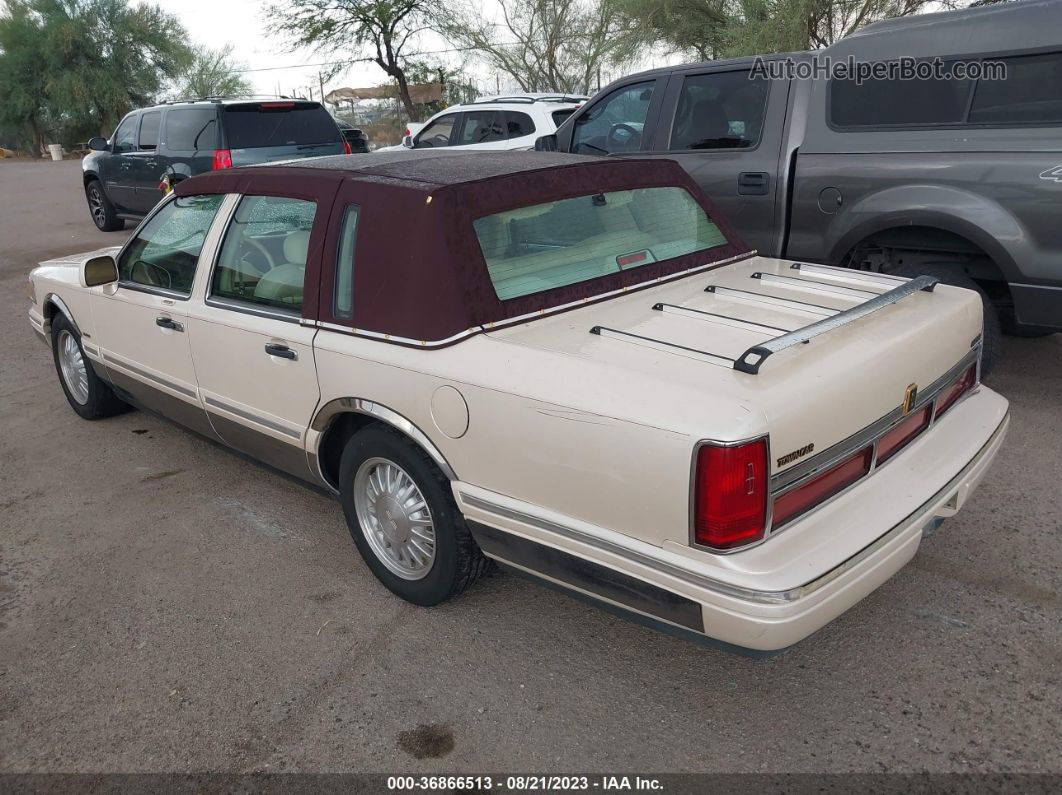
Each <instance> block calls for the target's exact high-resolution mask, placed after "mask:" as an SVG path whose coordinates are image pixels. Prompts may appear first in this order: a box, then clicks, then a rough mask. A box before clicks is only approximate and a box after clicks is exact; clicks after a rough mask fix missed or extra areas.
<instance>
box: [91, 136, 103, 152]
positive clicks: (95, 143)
mask: <svg viewBox="0 0 1062 795" xmlns="http://www.w3.org/2000/svg"><path fill="white" fill-rule="evenodd" d="M88 148H89V149H91V150H92V151H93V152H106V151H107V139H106V138H101V137H100V136H98V135H97V136H96V137H95V138H89V142H88Z"/></svg>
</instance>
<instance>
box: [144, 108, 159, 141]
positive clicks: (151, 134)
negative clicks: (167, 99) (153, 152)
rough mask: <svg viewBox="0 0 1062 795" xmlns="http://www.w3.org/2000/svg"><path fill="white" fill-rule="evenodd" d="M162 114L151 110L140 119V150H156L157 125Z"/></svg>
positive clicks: (157, 139)
mask: <svg viewBox="0 0 1062 795" xmlns="http://www.w3.org/2000/svg"><path fill="white" fill-rule="evenodd" d="M161 123H162V112H161V111H158V110H153V111H151V112H150V113H145V114H144V115H143V116H141V117H140V148H141V149H156V148H157V147H158V145H159V124H161Z"/></svg>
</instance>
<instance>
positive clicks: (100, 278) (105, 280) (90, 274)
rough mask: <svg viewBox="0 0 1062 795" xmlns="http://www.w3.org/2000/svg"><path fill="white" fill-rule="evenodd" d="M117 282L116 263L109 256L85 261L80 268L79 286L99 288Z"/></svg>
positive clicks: (105, 255)
mask: <svg viewBox="0 0 1062 795" xmlns="http://www.w3.org/2000/svg"><path fill="white" fill-rule="evenodd" d="M116 281H118V263H117V262H115V261H114V257H112V256H111V255H110V254H104V255H102V256H99V257H93V258H92V259H87V260H85V262H84V264H83V265H82V266H81V286H82V287H99V286H100V285H101V284H112V283H113V282H116Z"/></svg>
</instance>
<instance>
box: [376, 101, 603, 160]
mask: <svg viewBox="0 0 1062 795" xmlns="http://www.w3.org/2000/svg"><path fill="white" fill-rule="evenodd" d="M587 99H588V98H587V97H585V96H582V95H576V94H555V93H550V94H541V93H539V94H511V95H506V96H499V97H483V98H482V99H477V100H476V101H475V102H473V103H470V104H467V105H452V106H450V107H449V108H447V109H446V110H443V111H440V112H439V113H436V114H435V115H434V116H432V117H431V118H430V119H428V120H427V121H426V122H424V123H423V124H422V125H421V126H420V129H419V130H417V131H415V132H414V133H413V134H412V135H411V134H410V132H409V128H408V127H407V128H406V130H407V131H406V135H405V137H403V139H402V143H401V144H400V145H399V146H389V147H385V148H382V149H379V150H378V151H381V152H383V151H401V150H402V149H438V148H440V147H444V146H445V147H448V148H450V149H472V148H475V149H485V150H487V149H534V148H535V141H536V140H537V139H538V137H539V136H542V135H551V134H553V133H554V132H555V131H556V129H557V127H558V126H559V125H560V124H561V123H562V122H563V121H564V120H565V119H567V118H568V117H569V116H571V115H572V113H573V112H574V111H575V109H576V108H577V107H579V105H580V104H581V103H583V102H585V101H586V100H587Z"/></svg>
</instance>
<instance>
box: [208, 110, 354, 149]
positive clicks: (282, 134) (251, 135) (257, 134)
mask: <svg viewBox="0 0 1062 795" xmlns="http://www.w3.org/2000/svg"><path fill="white" fill-rule="evenodd" d="M223 116H224V119H225V121H224V125H225V138H226V143H227V145H228V148H229V149H258V148H263V147H269V146H309V145H312V144H328V143H340V142H341V140H342V139H341V138H340V135H339V128H338V127H337V126H336V123H335V120H334V119H333V118H332V114H330V113H329V112H328V111H327V110H325V109H324V108H322V107H321V106H320V105H318V104H316V103H314V104H312V105H311V104H307V103H295V102H262V103H249V104H246V105H243V104H241V105H228V106H226V107H225V110H224V111H223Z"/></svg>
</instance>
